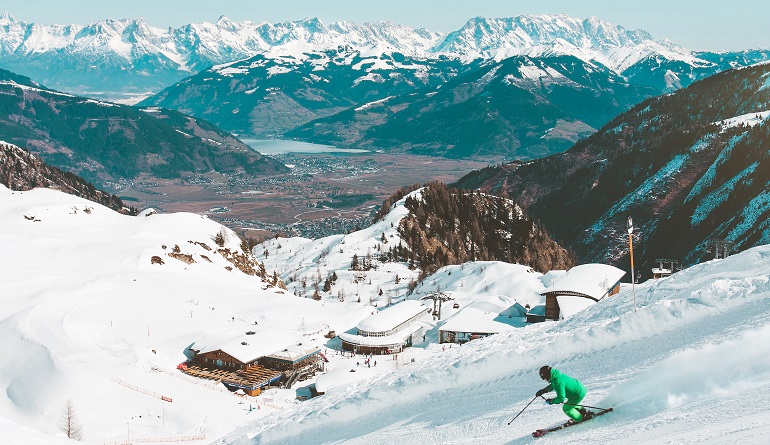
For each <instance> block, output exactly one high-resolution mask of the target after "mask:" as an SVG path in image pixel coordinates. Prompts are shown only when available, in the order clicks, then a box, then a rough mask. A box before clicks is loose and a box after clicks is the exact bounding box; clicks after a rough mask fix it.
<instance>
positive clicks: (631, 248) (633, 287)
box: [628, 216, 636, 312]
mask: <svg viewBox="0 0 770 445" xmlns="http://www.w3.org/2000/svg"><path fill="white" fill-rule="evenodd" d="M633 233H634V221H633V220H632V219H631V217H630V216H629V217H628V248H629V252H630V255H631V292H632V293H633V295H634V312H636V284H635V283H636V279H635V274H634V236H633Z"/></svg>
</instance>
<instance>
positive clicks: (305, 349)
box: [268, 343, 321, 362]
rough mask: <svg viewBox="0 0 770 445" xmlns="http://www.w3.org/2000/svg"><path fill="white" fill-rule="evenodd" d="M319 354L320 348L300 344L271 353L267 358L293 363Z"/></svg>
mask: <svg viewBox="0 0 770 445" xmlns="http://www.w3.org/2000/svg"><path fill="white" fill-rule="evenodd" d="M319 352H321V348H319V347H317V346H311V345H303V344H302V343H298V344H296V345H291V346H289V347H287V348H283V349H281V350H280V351H277V352H273V353H272V354H270V355H269V356H268V357H272V358H277V359H279V360H286V361H292V362H295V361H298V360H301V359H303V358H305V357H307V356H309V355H313V354H317V353H319Z"/></svg>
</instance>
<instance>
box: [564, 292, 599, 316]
mask: <svg viewBox="0 0 770 445" xmlns="http://www.w3.org/2000/svg"><path fill="white" fill-rule="evenodd" d="M556 301H557V302H558V303H559V316H561V317H562V318H569V317H571V316H573V315H575V314H576V313H578V312H580V311H582V310H583V309H585V308H587V307H588V306H591V305H594V304H596V302H595V301H594V300H591V299H589V298H583V297H575V296H572V295H559V296H557V297H556Z"/></svg>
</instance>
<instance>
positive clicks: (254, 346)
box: [200, 335, 280, 363]
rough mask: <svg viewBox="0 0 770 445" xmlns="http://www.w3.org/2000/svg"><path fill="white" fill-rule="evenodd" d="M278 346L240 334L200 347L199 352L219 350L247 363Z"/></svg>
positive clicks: (267, 353)
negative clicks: (227, 339) (222, 341)
mask: <svg viewBox="0 0 770 445" xmlns="http://www.w3.org/2000/svg"><path fill="white" fill-rule="evenodd" d="M243 343H246V344H243ZM279 347H280V346H278V345H276V344H275V343H273V342H263V341H260V339H259V338H254V336H246V335H242V336H239V337H238V338H233V339H231V340H229V341H227V342H224V343H221V344H219V345H216V346H212V347H204V348H202V349H201V352H200V354H205V353H207V352H213V351H217V350H221V351H222V352H224V353H226V354H228V355H230V356H232V357H233V358H235V359H237V360H238V361H240V362H241V363H249V362H253V361H254V360H256V359H258V358H261V357H264V356H266V355H270V354H271V353H273V352H275V350H276V349H277V348H279Z"/></svg>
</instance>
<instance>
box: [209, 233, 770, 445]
mask: <svg viewBox="0 0 770 445" xmlns="http://www.w3.org/2000/svg"><path fill="white" fill-rule="evenodd" d="M768 260H770V247H769V246H761V247H758V248H754V249H752V250H749V251H746V252H743V253H741V254H738V255H734V256H732V257H729V258H727V259H725V260H715V261H712V262H709V263H705V264H701V265H698V266H695V267H692V268H690V269H687V270H685V271H682V272H680V273H677V274H675V275H673V276H672V277H670V278H667V279H663V280H660V281H657V282H647V283H645V284H643V285H640V286H637V288H636V289H635V291H636V307H637V310H636V312H634V309H633V305H632V293H631V289H629V288H624V289H623V291H622V292H621V293H620V294H619V295H618V296H615V297H612V298H610V299H608V300H605V301H603V302H602V303H601V304H598V305H595V306H592V307H590V308H588V309H587V310H585V311H583V312H581V313H579V314H577V315H575V316H574V317H573V318H571V319H569V320H568V321H565V322H559V323H542V324H538V325H531V326H527V327H526V328H524V329H516V330H513V331H510V332H507V333H503V334H499V335H496V336H493V337H489V338H486V339H480V340H474V341H472V342H470V343H467V344H465V345H463V346H461V347H459V348H457V347H456V348H452V349H451V350H447V351H443V352H441V353H440V354H435V355H434V356H431V357H430V358H429V359H427V358H426V359H425V360H421V361H417V362H415V363H409V364H408V365H406V366H403V367H401V368H399V369H398V370H397V371H395V372H392V373H389V374H387V375H383V376H380V377H378V378H376V379H373V380H371V381H368V382H362V383H359V384H357V385H355V386H353V387H350V388H349V389H348V390H347V391H345V392H342V393H336V394H331V395H327V396H323V397H321V398H318V399H314V400H312V401H310V402H308V403H305V404H303V405H301V406H299V407H297V408H296V409H293V410H287V411H284V412H282V413H280V414H279V415H278V416H275V417H271V418H265V419H260V420H258V421H255V422H254V423H252V424H251V425H249V426H246V427H243V428H241V429H239V430H237V431H235V432H233V433H231V434H230V435H228V436H227V437H226V438H225V439H224V440H222V441H221V443H234V444H245V443H257V444H266V443H280V444H286V445H290V444H306V443H346V444H372V443H377V444H400V445H402V444H425V443H442V444H471V443H486V444H518V443H530V442H531V440H532V439H531V437H530V433H531V432H532V431H534V430H535V429H538V428H542V427H545V426H550V425H552V424H556V423H558V422H561V421H563V420H564V419H565V417H564V415H563V414H562V413H561V410H560V409H558V408H556V407H550V406H547V405H545V404H544V403H538V402H536V403H534V404H533V405H531V406H530V408H529V409H528V410H526V411H525V412H524V413H523V414H522V415H521V417H519V418H518V419H517V420H516V422H515V423H514V424H512V425H510V426H507V425H506V424H507V422H508V421H510V420H511V419H512V418H513V417H514V416H515V415H516V414H517V413H518V412H519V411H520V410H521V409H522V408H524V407H525V406H526V404H527V403H528V402H529V401H530V400H531V399H532V397H533V395H534V393H535V391H536V390H537V389H539V388H541V387H542V386H544V385H543V382H542V381H540V380H539V378H538V376H537V372H536V370H537V369H538V368H539V367H540V366H541V365H543V364H546V363H549V364H552V365H553V366H555V367H557V368H559V369H561V370H563V371H565V372H567V373H568V374H571V375H573V376H575V377H577V378H579V379H580V380H582V381H583V382H584V383H585V384H586V386H587V387H588V389H589V394H588V396H587V398H586V399H585V403H586V404H588V405H592V406H600V407H605V406H613V407H614V408H615V410H616V412H614V413H612V414H610V415H607V416H604V417H601V418H598V419H596V420H593V421H591V423H590V424H586V425H585V426H578V427H574V428H570V429H568V430H564V431H561V432H558V433H553V434H550V435H548V436H545V437H544V438H542V439H539V440H538V443H545V444H548V443H592V444H595V443H617V444H621V443H622V444H629V443H633V444H660V443H678V444H685V443H710V444H727V443H765V442H766V435H767V434H768V433H770V416H768V411H769V410H768V407H767V401H768V399H770V345H768V342H767V338H768V335H770V305H769V304H768V298H770V279H769V278H768V276H769V274H770V261H768Z"/></svg>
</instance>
